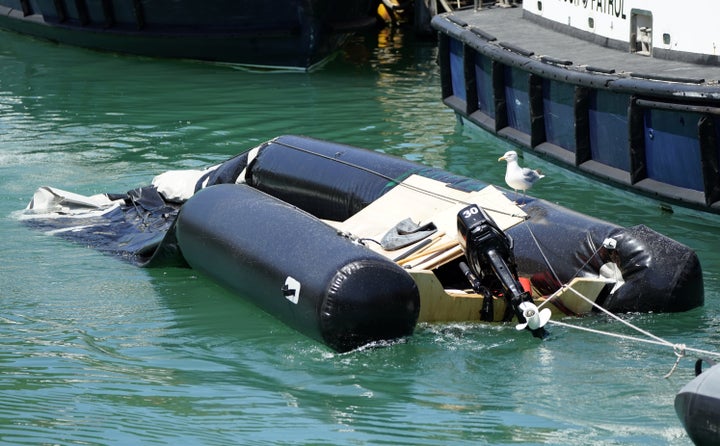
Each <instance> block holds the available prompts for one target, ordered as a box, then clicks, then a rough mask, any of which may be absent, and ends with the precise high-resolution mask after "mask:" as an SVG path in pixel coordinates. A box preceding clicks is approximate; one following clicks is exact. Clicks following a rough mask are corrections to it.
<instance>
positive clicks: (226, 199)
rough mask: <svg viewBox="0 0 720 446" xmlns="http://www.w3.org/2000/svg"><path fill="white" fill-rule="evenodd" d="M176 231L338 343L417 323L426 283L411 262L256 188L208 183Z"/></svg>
mask: <svg viewBox="0 0 720 446" xmlns="http://www.w3.org/2000/svg"><path fill="white" fill-rule="evenodd" d="M175 231H176V237H177V241H178V244H179V247H180V250H181V251H182V254H183V256H184V258H185V259H186V261H187V262H188V263H189V264H190V266H192V267H193V268H194V269H196V270H199V271H201V272H203V273H204V274H206V275H208V276H210V277H212V278H213V279H215V280H217V281H218V282H220V283H221V284H223V285H225V286H226V287H228V288H230V289H231V290H234V291H235V292H237V293H239V294H240V295H241V296H242V297H244V298H247V299H249V300H250V301H252V302H253V303H254V304H256V305H257V306H258V307H260V308H262V309H263V310H265V311H266V312H267V313H269V314H271V315H273V316H275V317H277V318H278V319H280V320H281V321H282V322H284V323H286V324H287V325H289V326H290V327H292V328H294V329H296V330H297V331H299V332H301V333H303V334H305V335H307V336H309V337H311V338H313V339H317V340H319V341H321V342H324V343H325V344H326V345H328V346H329V347H331V348H333V349H334V350H336V351H339V352H344V351H349V350H352V349H355V348H357V347H360V346H362V345H365V344H368V343H370V342H373V341H379V340H391V339H397V338H400V337H403V336H407V335H410V334H412V332H413V330H414V327H415V324H416V322H417V318H418V314H419V311H420V299H419V292H418V289H417V286H416V284H415V282H414V280H413V279H412V278H411V277H410V275H409V274H408V273H407V272H406V271H405V270H403V269H402V268H400V267H399V266H397V265H396V264H395V263H393V262H391V261H390V260H388V259H386V258H385V257H382V256H380V255H379V254H376V253H374V252H372V251H370V250H369V249H367V248H365V247H364V246H361V245H358V244H355V243H353V242H352V241H350V240H349V239H347V238H346V237H343V236H340V235H338V234H337V232H336V231H335V230H334V229H333V228H332V227H330V226H329V225H327V224H325V223H324V222H322V221H321V220H318V219H317V218H315V217H313V216H312V215H310V214H308V213H306V212H304V211H302V210H300V209H298V208H296V207H294V206H292V205H289V204H287V203H285V202H283V201H280V200H278V199H276V198H274V197H272V196H270V195H267V194H265V193H263V192H261V191H258V190H256V189H254V188H252V187H249V186H247V185H241V184H221V185H217V186H212V187H208V188H206V189H203V190H201V191H200V192H198V193H197V194H195V196H193V197H192V198H191V199H190V200H188V201H187V202H186V203H185V205H184V206H183V207H182V209H181V210H180V213H179V214H178V218H177V221H176V225H175Z"/></svg>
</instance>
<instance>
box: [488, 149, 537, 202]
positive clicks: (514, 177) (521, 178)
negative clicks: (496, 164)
mask: <svg viewBox="0 0 720 446" xmlns="http://www.w3.org/2000/svg"><path fill="white" fill-rule="evenodd" d="M517 159H518V155H517V152H515V151H514V150H510V151H509V152H505V155H503V156H501V157H500V158H498V161H507V170H506V171H505V183H507V185H508V186H510V187H512V188H513V190H514V191H515V195H517V191H518V190H521V191H523V197H525V192H526V191H527V190H528V189H530V188H531V187H532V186H533V184H534V183H535V182H536V181H537V180H539V179H540V178H545V175H543V174H541V173H540V171H539V170H533V169H528V168H527V167H520V165H519V164H518V162H517Z"/></svg>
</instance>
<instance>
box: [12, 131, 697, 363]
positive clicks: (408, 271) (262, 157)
mask: <svg viewBox="0 0 720 446" xmlns="http://www.w3.org/2000/svg"><path fill="white" fill-rule="evenodd" d="M174 174H175V173H174V172H169V173H168V174H165V175H161V176H158V177H157V178H156V180H154V181H153V185H151V186H147V187H144V188H140V189H136V190H133V191H130V192H128V193H126V194H106V195H102V196H95V197H82V196H78V195H74V194H70V193H67V192H64V191H61V190H58V189H53V188H48V187H43V188H40V189H39V190H38V192H36V194H35V197H34V198H33V201H32V202H31V203H30V204H29V205H28V209H27V211H26V213H25V220H24V221H26V222H27V223H28V224H30V225H32V226H35V227H37V228H39V229H46V230H52V231H53V233H54V234H56V235H60V236H64V237H67V238H69V239H71V240H75V241H80V242H82V243H84V244H87V245H91V246H93V247H95V248H97V249H100V250H102V251H105V252H111V253H114V254H117V255H121V256H123V257H125V258H127V259H129V260H131V261H133V262H135V263H137V264H138V265H141V266H146V267H153V266H178V265H189V266H191V267H193V268H195V269H197V270H199V271H202V272H203V273H204V274H206V275H207V276H209V277H211V278H213V279H214V280H216V281H218V282H220V283H222V284H223V285H225V286H227V287H228V288H230V289H232V290H235V291H236V292H238V293H239V294H240V295H242V296H243V297H244V298H247V299H250V300H251V301H253V302H254V303H255V304H257V305H258V306H259V307H260V308H262V309H263V310H265V311H267V312H268V313H270V314H272V315H274V316H276V317H278V318H279V319H280V320H282V321H284V322H285V323H287V324H288V325H290V326H292V327H294V328H296V329H297V330H298V331H300V332H302V333H304V334H306V335H308V336H310V337H312V338H314V339H318V340H320V341H322V342H324V343H325V344H327V345H329V346H330V347H332V348H333V349H335V350H338V351H346V350H350V349H354V348H357V347H358V346H361V345H364V344H367V343H368V342H372V341H377V340H383V339H395V338H398V337H402V336H405V335H409V334H411V333H412V331H413V329H414V326H415V324H416V321H417V320H418V317H419V316H418V315H419V314H420V319H421V320H444V319H443V317H446V316H443V315H437V317H432V316H430V317H429V316H428V314H427V312H428V311H431V312H432V311H435V310H434V309H432V308H431V306H430V305H429V304H427V301H426V300H424V299H425V297H426V296H427V295H428V294H432V292H431V291H428V289H431V288H433V287H435V284H437V287H436V288H439V289H440V291H442V290H443V289H446V290H447V289H454V288H469V287H470V286H472V288H473V289H474V290H475V291H476V292H477V294H478V296H477V297H482V296H483V295H484V296H485V297H488V296H490V295H492V296H496V297H497V296H500V297H501V298H500V300H501V301H502V302H503V303H502V305H504V306H501V307H498V308H500V310H498V309H497V308H496V309H495V313H496V314H495V316H492V314H493V313H492V309H489V308H486V307H483V310H482V312H481V313H482V314H480V317H479V318H480V319H487V320H510V318H511V317H512V316H513V315H514V316H517V318H518V320H519V321H521V322H522V319H523V315H524V313H523V310H522V308H524V307H523V306H522V305H521V304H522V303H523V302H529V301H530V300H531V299H530V297H529V296H530V294H531V292H530V290H528V289H521V287H520V285H519V282H518V281H519V279H520V277H521V276H522V277H527V278H529V279H530V280H531V283H532V294H533V296H535V294H538V293H539V294H540V295H550V294H552V293H556V292H558V290H560V289H561V285H562V284H564V283H567V282H570V281H571V280H573V278H584V277H585V278H588V280H591V279H592V280H596V281H597V280H604V281H603V282H602V283H601V284H600V289H601V291H598V294H597V295H596V296H595V301H596V303H598V304H600V305H602V306H603V307H604V308H605V309H607V310H609V311H612V312H628V311H653V312H676V311H685V310H689V309H691V308H694V307H697V306H700V305H703V300H704V291H703V282H702V270H701V267H700V263H699V261H698V258H697V256H696V254H695V253H694V252H693V251H692V250H691V249H690V248H688V247H686V246H684V245H682V244H680V243H678V242H676V241H674V240H672V239H669V238H667V237H665V236H663V235H661V234H658V233H656V232H654V231H653V230H651V229H650V228H647V227H645V226H635V227H631V228H623V227H620V226H617V225H614V224H612V223H608V222H605V221H601V220H598V219H595V218H592V217H589V216H586V215H582V214H579V213H576V212H573V211H571V210H568V209H565V208H562V207H560V206H558V205H555V204H552V203H549V202H547V201H543V200H539V199H533V198H532V197H528V199H527V204H526V205H525V206H524V207H523V208H522V209H520V208H517V207H516V206H515V205H514V204H512V203H510V202H509V200H507V199H506V198H505V197H504V196H503V195H502V194H501V193H500V192H497V191H496V189H494V188H487V186H488V185H487V184H485V183H483V182H481V181H478V180H474V179H470V178H465V177H460V176H457V175H454V174H451V173H449V172H446V171H442V170H439V169H434V168H429V167H426V166H423V165H419V164H416V163H412V162H409V161H407V160H403V159H399V158H395V157H391V156H388V155H384V154H382V153H379V152H374V151H368V150H364V149H359V148H355V147H350V146H346V145H342V144H337V143H332V142H327V141H320V140H316V139H312V138H306V137H299V136H282V137H278V138H276V139H274V140H271V141H268V142H266V143H264V144H262V145H260V146H258V147H256V148H254V149H252V150H249V151H247V152H244V153H242V154H240V155H238V156H236V157H234V158H232V159H230V160H228V161H226V162H225V163H222V164H220V165H218V166H213V167H212V168H209V169H207V170H204V171H185V172H181V173H180V174H178V175H174ZM168 178H170V180H168ZM418 178H419V179H420V180H422V181H425V182H429V183H430V184H433V185H435V184H439V185H441V186H442V187H441V188H439V189H437V190H434V191H432V195H433V198H438V199H444V198H445V196H446V195H447V196H457V195H458V194H460V195H462V196H463V197H464V196H465V195H463V194H466V195H467V196H468V197H471V196H475V195H473V194H475V193H477V192H473V191H480V192H485V191H488V190H489V191H490V192H488V193H490V194H491V193H492V191H496V192H497V194H496V195H498V196H499V198H498V197H496V201H495V203H500V204H498V206H500V205H502V206H505V207H506V208H507V207H508V206H511V207H512V209H511V211H510V212H507V211H505V214H507V215H510V214H512V217H513V218H515V217H517V216H518V215H522V218H520V219H517V221H522V223H520V224H517V222H515V223H512V224H507V225H505V226H507V227H506V228H504V229H501V228H500V227H499V225H497V224H495V222H494V220H493V218H492V217H490V215H489V214H488V213H485V211H484V210H481V207H482V206H484V204H481V205H475V204H472V203H465V202H464V201H463V200H458V199H455V200H456V202H457V203H460V204H461V205H462V206H464V205H466V204H468V205H470V206H469V207H466V208H464V209H463V211H464V212H465V213H466V214H467V215H468V216H470V215H471V214H472V218H470V219H464V220H463V219H462V218H461V213H459V212H455V214H457V215H458V216H457V220H458V227H457V229H460V230H461V233H462V232H463V231H464V233H462V234H461V235H462V237H461V238H462V240H461V242H462V243H461V246H462V247H463V248H464V249H463V250H462V251H459V247H458V246H454V247H453V248H452V249H455V248H457V249H458V251H456V255H455V256H449V257H448V258H447V259H446V260H445V261H443V262H439V263H438V262H435V263H433V262H429V261H428V262H429V263H426V264H425V265H426V266H424V267H419V266H418V265H417V264H415V266H413V267H410V266H409V265H408V264H403V266H404V268H403V267H401V266H399V265H398V264H399V263H403V261H401V260H399V259H398V258H396V257H395V256H396V255H397V253H399V252H402V251H399V250H398V251H395V252H394V253H393V254H392V255H390V256H388V255H382V254H379V253H378V252H377V251H378V249H377V248H376V247H374V246H373V245H374V243H373V242H369V241H367V240H358V239H359V238H362V237H358V235H359V234H347V233H344V232H343V231H342V230H341V229H340V230H338V228H342V227H343V222H347V221H352V220H357V219H358V218H359V216H362V215H363V214H364V213H367V212H368V210H369V209H373V208H374V207H376V206H377V205H378V203H380V202H382V200H385V199H387V198H388V197H391V196H392V195H393V194H397V193H398V192H399V191H400V190H401V189H402V188H406V189H408V190H411V192H414V193H417V194H420V195H428V196H429V195H431V192H430V191H428V190H423V189H422V188H418V187H417V186H412V187H411V186H410V185H409V184H410V183H409V182H410V181H411V180H413V179H415V180H414V181H417V179H418ZM399 185H400V187H398V186H399ZM491 195H492V194H491ZM418 196H419V195H418ZM415 203H416V201H415V200H414V199H413V200H410V201H408V200H405V202H404V206H408V207H412V206H411V205H414V204H415ZM417 203H420V201H417ZM503 203H504V204H503ZM417 206H422V205H421V204H418V205H417ZM488 209H489V208H488ZM478 211H479V212H478ZM455 214H453V215H452V218H453V219H455V217H454V215H455ZM501 214H502V213H495V214H493V215H494V216H495V217H498V216H502V215H501ZM371 217H372V218H370V221H371V222H372V223H376V222H374V221H372V220H378V219H379V220H382V219H383V218H384V217H385V216H384V214H383V213H379V214H375V215H373V216H371ZM453 221H454V220H453ZM388 223H389V226H392V225H393V224H395V223H396V221H389V222H388ZM438 232H440V231H438ZM453 232H456V231H453ZM437 235H440V234H437ZM455 239H456V237H455V234H452V240H455ZM560 239H562V240H563V243H562V244H558V243H556V242H557V240H560ZM427 244H432V242H430V238H428V239H426V240H422V241H421V242H418V243H417V246H415V247H413V246H411V249H416V250H417V249H421V248H423V249H427V247H425V246H424V245H427ZM454 244H455V245H457V242H454ZM421 245H423V246H421ZM371 248H373V249H371ZM409 251H410V250H408V252H405V254H404V255H405V257H406V258H411V257H408V256H409V255H410V252H409ZM428 252H429V251H428ZM436 255H437V254H435V256H436ZM427 258H431V256H427V257H426V259H427ZM468 264H469V265H470V266H469V267H467V265H468ZM428 265H431V266H428ZM416 266H418V267H417V268H416ZM550 266H552V268H550ZM608 266H609V267H610V269H611V270H612V271H613V273H612V274H610V275H608V274H607V273H604V272H603V270H604V269H607V268H608ZM468 271H469V276H468V275H467V274H468ZM429 276H431V277H429ZM466 277H469V278H470V282H468V279H466ZM598 278H600V279H598ZM606 282H607V286H605V283H606ZM418 284H422V286H421V287H420V288H418ZM433 289H434V288H433ZM419 296H420V297H419ZM533 298H534V297H533ZM490 300H492V299H485V301H488V302H489V301H490ZM450 301H454V300H453V299H450ZM479 301H480V300H479ZM557 306H558V308H560V310H562V311H563V312H565V313H566V314H575V313H577V312H572V311H569V310H568V311H566V310H567V308H562V307H563V305H560V304H558V305H557ZM513 310H514V312H513ZM498 311H500V312H501V313H502V314H500V315H498V314H497V312H498ZM472 312H473V314H475V313H478V312H477V311H475V310H472ZM528 314H529V313H528ZM453 317H460V316H453ZM473 317H475V318H476V319H477V318H478V317H477V314H475V316H473ZM526 322H527V321H526ZM531 326H532V324H531ZM531 328H532V327H531ZM535 334H536V335H538V333H535Z"/></svg>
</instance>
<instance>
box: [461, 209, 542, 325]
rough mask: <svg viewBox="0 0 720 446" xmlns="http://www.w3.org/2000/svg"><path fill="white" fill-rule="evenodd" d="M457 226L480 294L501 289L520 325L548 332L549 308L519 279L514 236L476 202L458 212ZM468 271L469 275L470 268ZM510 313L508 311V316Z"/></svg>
mask: <svg viewBox="0 0 720 446" xmlns="http://www.w3.org/2000/svg"><path fill="white" fill-rule="evenodd" d="M457 227H458V234H459V236H460V237H459V238H460V244H461V245H462V247H463V249H464V250H465V258H466V260H467V265H466V267H468V268H469V271H470V273H471V274H472V276H474V277H475V278H476V280H474V281H473V280H470V284H471V285H472V286H473V289H475V288H476V287H477V289H475V291H477V292H478V293H481V294H485V292H484V291H485V290H490V291H492V292H502V294H503V295H504V296H505V299H506V301H507V302H508V307H509V308H510V309H512V313H514V315H515V316H516V317H517V319H518V321H519V322H520V324H519V325H521V326H522V327H521V329H523V328H527V329H528V330H530V331H531V332H532V334H533V336H535V337H539V338H543V337H545V336H546V335H547V332H546V331H545V328H544V325H545V323H547V320H548V319H549V312H550V310H549V309H544V310H542V311H538V310H537V307H536V306H535V304H534V303H533V301H532V297H531V296H530V293H528V292H527V291H525V290H523V288H522V285H521V284H520V282H519V281H518V278H517V266H516V265H515V257H514V255H513V251H512V248H513V242H512V239H511V238H510V237H509V236H508V235H507V234H505V232H503V231H502V230H501V229H500V228H499V227H498V226H497V224H495V221H494V220H493V219H492V218H491V217H490V216H489V215H488V214H487V213H486V212H485V210H484V209H482V208H481V207H479V206H477V205H475V204H471V205H469V206H467V207H465V208H463V209H462V210H460V212H458V215H457ZM461 268H462V265H461ZM465 275H466V277H468V273H467V272H465ZM469 279H470V277H469ZM486 300H487V299H486ZM533 308H534V309H533ZM546 310H547V311H546ZM508 316H509V317H508ZM511 316H512V314H508V315H506V320H509V319H510V318H511Z"/></svg>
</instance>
